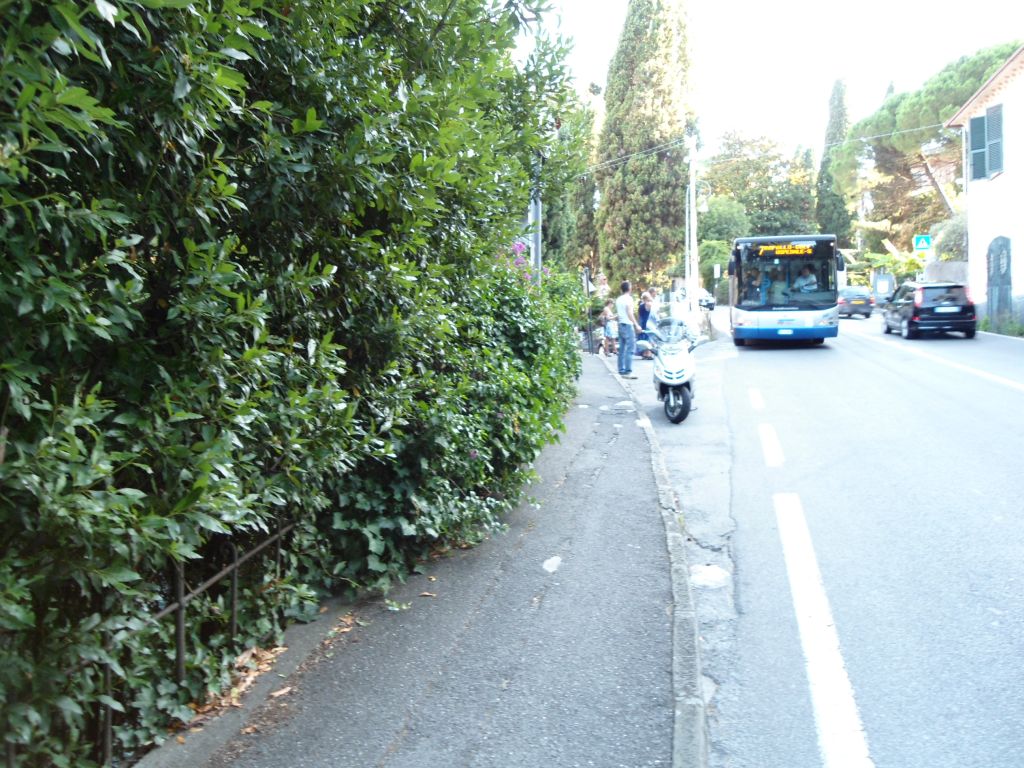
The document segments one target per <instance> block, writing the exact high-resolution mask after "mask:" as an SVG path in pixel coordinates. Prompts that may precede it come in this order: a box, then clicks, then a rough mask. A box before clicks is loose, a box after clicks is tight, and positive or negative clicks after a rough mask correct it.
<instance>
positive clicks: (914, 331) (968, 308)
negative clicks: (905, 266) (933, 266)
mask: <svg viewBox="0 0 1024 768" xmlns="http://www.w3.org/2000/svg"><path fill="white" fill-rule="evenodd" d="M840 311H842V310H840ZM977 327H978V319H977V317H976V315H975V313H974V302H973V301H971V296H970V293H968V291H967V286H966V285H963V284H962V283H951V282H941V283H940V282H920V281H911V282H908V283H904V284H903V285H901V286H900V287H899V289H898V290H897V291H896V293H894V294H893V295H892V296H890V297H889V298H888V299H886V301H885V303H884V304H883V305H882V330H883V331H884V332H885V333H891V332H892V331H899V333H900V335H901V336H902V337H903V338H905V339H915V338H917V336H918V335H919V334H921V333H923V332H927V331H936V332H942V331H959V332H960V333H962V334H964V336H966V337H967V338H968V339H973V338H974V334H975V333H976V331H977Z"/></svg>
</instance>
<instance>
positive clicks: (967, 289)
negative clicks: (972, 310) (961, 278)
mask: <svg viewBox="0 0 1024 768" xmlns="http://www.w3.org/2000/svg"><path fill="white" fill-rule="evenodd" d="M964 294H965V295H966V296H967V303H968V304H973V303H974V299H972V298H971V287H970V286H969V285H965V286H964Z"/></svg>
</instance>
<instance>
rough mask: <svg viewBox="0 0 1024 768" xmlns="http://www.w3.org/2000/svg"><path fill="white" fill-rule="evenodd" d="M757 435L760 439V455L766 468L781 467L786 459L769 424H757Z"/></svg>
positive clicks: (780, 444) (776, 435)
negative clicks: (761, 454)
mask: <svg viewBox="0 0 1024 768" xmlns="http://www.w3.org/2000/svg"><path fill="white" fill-rule="evenodd" d="M757 434H758V435H759V436H760V437H761V453H763V454H764V463H765V466H767V467H781V466H782V465H783V463H784V462H785V460H786V458H785V456H783V454H782V443H780V442H779V436H778V434H777V433H776V432H775V427H773V426H772V425H771V424H758V425H757Z"/></svg>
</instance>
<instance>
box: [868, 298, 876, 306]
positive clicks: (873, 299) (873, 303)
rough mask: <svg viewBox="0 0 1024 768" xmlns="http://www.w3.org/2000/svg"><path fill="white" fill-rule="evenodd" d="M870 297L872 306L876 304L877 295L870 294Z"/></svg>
mask: <svg viewBox="0 0 1024 768" xmlns="http://www.w3.org/2000/svg"><path fill="white" fill-rule="evenodd" d="M868 298H869V299H871V306H874V305H875V297H874V296H869V297H868Z"/></svg>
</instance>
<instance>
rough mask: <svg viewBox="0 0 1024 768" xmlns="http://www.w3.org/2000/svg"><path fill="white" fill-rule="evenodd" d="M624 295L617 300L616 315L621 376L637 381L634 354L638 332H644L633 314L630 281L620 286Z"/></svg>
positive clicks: (623, 282) (620, 295)
mask: <svg viewBox="0 0 1024 768" xmlns="http://www.w3.org/2000/svg"><path fill="white" fill-rule="evenodd" d="M619 288H620V289H621V290H622V293H620V294H619V298H617V299H616V300H615V314H616V315H617V316H618V319H619V375H620V376H622V377H623V378H626V379H635V378H636V376H635V375H634V374H633V353H634V352H635V351H636V332H637V331H639V330H642V329H641V328H640V325H639V324H638V323H637V321H636V315H635V314H634V312H633V296H632V295H631V294H630V290H631V289H632V286H631V285H630V284H629V280H623V281H622V285H620V286H619Z"/></svg>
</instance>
